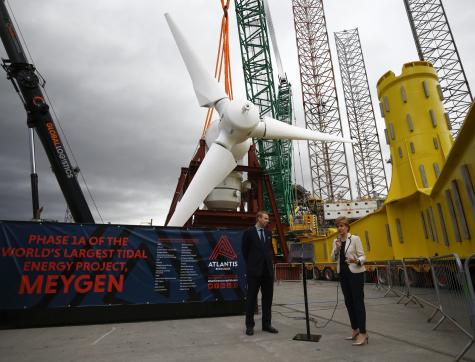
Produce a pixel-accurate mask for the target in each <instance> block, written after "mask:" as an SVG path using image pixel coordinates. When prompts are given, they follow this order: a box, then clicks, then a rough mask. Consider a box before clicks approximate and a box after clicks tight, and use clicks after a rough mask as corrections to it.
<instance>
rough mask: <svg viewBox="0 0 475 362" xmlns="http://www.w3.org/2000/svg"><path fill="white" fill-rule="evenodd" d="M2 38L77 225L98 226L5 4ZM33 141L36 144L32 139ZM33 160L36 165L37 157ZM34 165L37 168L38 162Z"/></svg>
mask: <svg viewBox="0 0 475 362" xmlns="http://www.w3.org/2000/svg"><path fill="white" fill-rule="evenodd" d="M0 38H1V39H2V42H3V45H4V46H5V50H6V52H7V55H8V59H4V60H3V68H4V69H5V71H6V72H7V78H8V79H9V80H10V81H11V82H12V84H13V87H14V88H15V91H16V92H17V93H18V95H19V96H20V99H21V101H22V103H23V105H24V107H25V110H26V113H27V125H28V127H29V128H31V129H35V130H36V133H37V135H38V137H39V139H40V141H41V143H42V144H43V148H44V150H45V152H46V155H47V157H48V160H49V162H50V164H51V168H52V170H53V172H54V174H55V176H56V180H57V181H58V184H59V187H60V188H61V191H62V192H63V195H64V198H65V200H66V203H67V205H68V208H69V210H70V211H71V214H72V216H73V218H74V221H76V222H78V223H94V218H93V216H92V214H91V211H90V209H89V206H88V204H87V202H86V199H85V197H84V194H83V192H82V190H81V187H80V186H79V183H78V180H77V178H76V173H77V172H78V169H77V168H76V167H74V166H73V165H72V164H71V161H70V160H69V157H68V154H67V152H66V149H65V147H64V145H63V142H62V141H61V138H60V136H59V133H58V130H57V128H56V125H55V124H54V122H53V118H52V116H51V113H50V111H49V105H48V104H47V103H46V101H45V98H44V95H43V92H42V91H41V87H40V80H39V77H38V75H37V74H36V69H35V66H34V65H33V64H31V63H30V62H29V61H28V58H27V56H26V54H25V51H24V50H23V47H22V45H21V43H20V40H19V39H18V36H17V32H16V30H15V27H14V25H13V22H12V20H11V18H10V15H9V13H8V11H7V8H6V6H5V2H4V0H2V1H0ZM30 140H31V141H30V142H32V136H31V135H30ZM32 159H33V161H34V157H32ZM32 164H33V165H34V162H32ZM32 168H33V170H32V189H33V217H34V218H38V217H39V208H38V207H39V205H38V194H37V177H36V176H35V175H36V172H35V171H34V169H35V168H34V167H32Z"/></svg>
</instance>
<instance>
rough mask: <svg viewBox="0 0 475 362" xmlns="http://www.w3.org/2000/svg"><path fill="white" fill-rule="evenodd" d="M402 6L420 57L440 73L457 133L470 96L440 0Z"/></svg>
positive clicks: (410, 0) (415, 1)
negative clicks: (404, 8)
mask: <svg viewBox="0 0 475 362" xmlns="http://www.w3.org/2000/svg"><path fill="white" fill-rule="evenodd" d="M404 5H405V7H406V12H407V16H408V18H409V23H410V25H411V30H412V35H413V36H414V41H415V43H416V47H417V53H418V55H419V59H420V60H425V61H427V62H430V63H432V65H433V66H434V68H435V69H436V70H437V73H438V74H439V79H440V86H441V88H442V93H443V95H444V107H445V110H446V111H447V114H448V115H449V117H450V125H451V127H452V129H451V132H452V135H453V136H457V134H458V131H459V129H460V127H461V126H462V123H463V121H464V119H465V116H466V114H467V111H468V109H469V107H470V105H471V103H472V101H473V97H472V93H471V91H470V87H469V84H468V81H467V77H466V76H465V71H464V69H463V66H462V61H461V60H460V55H459V53H458V50H457V46H456V45H455V41H454V37H453V35H452V31H451V29H450V25H449V22H448V20H447V15H446V14H445V10H444V6H443V5H442V1H441V0H404Z"/></svg>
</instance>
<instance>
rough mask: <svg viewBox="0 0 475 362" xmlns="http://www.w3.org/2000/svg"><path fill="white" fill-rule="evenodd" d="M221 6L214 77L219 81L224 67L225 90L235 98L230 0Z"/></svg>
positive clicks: (210, 110) (210, 112)
mask: <svg viewBox="0 0 475 362" xmlns="http://www.w3.org/2000/svg"><path fill="white" fill-rule="evenodd" d="M220 1H221V7H222V8H223V17H222V19H221V33H220V35H219V45H218V52H217V55H216V65H215V70H214V77H215V78H217V80H218V82H219V81H220V80H221V74H222V73H223V69H224V91H225V92H226V94H227V95H228V97H229V99H231V100H232V99H233V82H232V79H231V60H230V57H229V54H230V53H229V16H228V9H229V3H230V0H220ZM213 112H214V108H213V107H209V108H208V111H207V113H206V119H205V124H204V127H203V132H202V133H201V138H202V139H203V138H204V137H205V134H206V131H207V130H208V128H209V126H210V124H211V118H212V117H213Z"/></svg>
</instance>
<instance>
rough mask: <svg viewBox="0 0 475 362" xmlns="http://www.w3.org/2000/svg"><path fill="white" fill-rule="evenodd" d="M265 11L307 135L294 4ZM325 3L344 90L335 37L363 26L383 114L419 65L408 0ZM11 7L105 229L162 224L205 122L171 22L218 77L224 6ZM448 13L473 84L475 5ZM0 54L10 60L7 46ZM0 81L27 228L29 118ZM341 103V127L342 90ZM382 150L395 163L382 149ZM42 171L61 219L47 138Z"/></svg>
mask: <svg viewBox="0 0 475 362" xmlns="http://www.w3.org/2000/svg"><path fill="white" fill-rule="evenodd" d="M269 2H270V7H271V12H272V15H273V18H274V19H273V20H274V25H275V27H276V35H277V40H278V43H279V44H278V45H279V49H280V53H281V57H282V62H283V66H284V68H285V71H286V73H287V75H288V78H289V80H290V82H291V83H292V85H293V93H294V98H295V107H296V116H297V124H298V125H300V126H304V119H303V112H302V105H301V99H302V97H301V91H300V81H299V70H298V61H297V50H296V45H295V32H294V25H293V19H292V4H291V0H269ZM231 3H233V1H231ZM324 4H325V12H326V18H327V26H328V32H329V34H330V44H331V47H332V51H333V53H332V57H333V62H334V67H335V71H336V83H337V86H338V87H339V90H340V88H341V87H340V84H341V81H340V78H339V72H338V65H337V55H336V50H335V46H334V38H333V32H335V31H341V30H344V29H353V28H355V27H358V28H359V31H360V39H361V42H362V47H363V53H364V57H365V62H366V66H367V72H368V78H369V83H370V87H371V93H372V96H373V102H374V104H375V105H376V104H377V103H376V82H377V80H378V79H379V77H380V76H381V75H382V74H384V73H385V72H386V71H387V70H393V71H395V73H396V74H399V73H400V70H401V66H402V64H403V63H405V62H408V61H412V60H416V59H417V53H416V49H415V46H414V41H413V38H412V34H411V32H410V28H409V24H408V20H407V16H406V13H405V10H404V5H403V1H402V0H358V1H355V0H338V1H329V0H327V1H325V2H324ZM10 5H11V6H12V8H13V12H14V14H15V16H16V19H17V21H18V23H19V25H20V29H21V31H22V33H23V36H24V38H25V40H26V43H27V45H28V48H29V50H30V52H31V54H32V56H33V60H34V62H35V65H36V67H37V68H38V69H39V71H40V72H41V74H42V75H43V76H44V78H45V79H46V80H47V87H46V89H47V92H48V94H49V96H50V97H51V98H52V101H53V102H52V103H53V105H54V107H55V109H56V112H57V114H58V116H59V119H60V121H61V125H62V127H63V129H64V131H65V133H66V135H67V137H68V140H69V143H70V144H71V147H72V150H73V152H74V155H75V157H76V159H77V161H78V163H79V167H80V168H81V171H82V173H83V175H84V177H85V178H86V181H87V184H88V186H89V189H90V191H91V193H92V195H93V197H94V200H95V202H96V204H97V206H98V208H99V210H100V213H101V215H102V217H103V220H104V222H112V223H127V224H141V223H144V222H147V221H148V222H150V219H153V224H154V225H161V224H163V222H164V220H165V217H166V214H167V212H168V208H169V206H170V202H171V198H172V195H173V193H174V190H175V187H176V182H177V179H178V176H179V174H180V168H181V167H186V166H188V164H189V161H190V160H191V158H192V156H193V154H194V151H195V150H196V147H197V144H198V140H199V137H200V135H201V129H202V126H203V123H204V117H205V113H206V110H205V109H202V108H199V106H198V104H197V101H196V99H195V97H194V93H193V90H192V87H191V82H190V79H189V77H188V74H187V73H186V69H185V66H184V64H183V62H182V60H181V58H180V56H179V53H178V50H177V48H176V46H175V44H174V42H173V39H172V36H171V34H170V32H169V30H168V28H167V26H166V22H165V19H164V17H163V13H165V12H170V13H171V14H172V15H173V16H174V18H175V21H176V22H177V23H178V25H179V26H180V27H181V28H182V30H183V32H184V33H185V34H186V36H188V39H189V40H190V42H191V43H192V44H193V46H194V48H195V49H196V50H197V52H198V53H199V56H200V57H201V58H202V59H203V62H204V63H205V64H206V65H208V66H209V69H210V72H212V70H213V67H214V59H215V53H216V48H217V42H218V36H219V29H220V22H221V15H222V10H221V5H220V1H219V0H193V1H190V0H173V1H172V0H167V1H165V0H161V1H149V0H136V1H133V2H131V1H123V0H100V1H92V0H83V1H72V0H45V1H42V2H41V4H40V3H39V2H38V1H33V0H15V1H12V0H10ZM444 5H445V8H446V12H447V16H448V18H449V21H450V25H451V28H452V31H453V33H454V37H455V40H456V43H457V46H458V49H459V52H460V55H461V58H462V62H463V65H464V68H465V71H466V74H467V77H468V80H469V83H470V84H471V85H472V87H473V84H475V42H473V34H471V33H472V27H473V26H472V22H473V19H474V18H475V4H474V3H473V0H456V1H455V0H450V1H449V0H445V2H444ZM230 14H231V28H230V39H231V55H232V71H233V84H234V95H235V97H245V91H244V82H243V75H242V70H241V57H240V50H239V43H238V39H237V27H236V20H235V12H234V6H232V8H231V11H230ZM0 56H1V57H3V58H5V56H6V55H5V50H4V48H3V46H0ZM0 75H1V77H0V127H1V128H0V219H8V220H29V219H30V218H31V196H30V195H31V193H30V178H29V173H30V165H29V150H28V129H27V126H26V114H25V111H24V109H23V107H22V105H21V103H20V100H19V98H18V96H17V95H16V94H15V92H14V90H13V88H12V86H11V84H10V83H9V81H7V79H6V76H5V74H4V73H3V72H0ZM339 99H340V112H341V114H342V118H343V119H344V120H345V119H346V116H345V109H344V104H343V94H342V93H341V91H340V93H339ZM376 118H377V122H378V127H379V129H380V132H381V131H382V129H383V128H384V122H383V121H382V119H381V118H380V116H379V115H378V112H377V113H376ZM382 139H383V140H384V137H382ZM64 141H65V140H64V136H63V142H64ZM295 145H296V144H295ZM383 149H384V154H385V156H384V157H385V158H387V157H388V156H389V151H388V148H387V147H386V145H383ZM300 152H301V154H302V157H303V164H302V166H303V177H302V174H301V173H300V170H299V167H297V170H298V172H297V174H296V175H295V178H296V180H297V182H298V183H300V184H301V183H302V182H303V183H304V184H305V187H306V188H307V189H309V188H310V181H309V165H308V160H307V159H306V158H305V155H306V154H307V150H306V143H305V142H301V143H300ZM296 153H297V149H296ZM70 158H72V156H71V155H70ZM37 163H38V165H37V167H38V175H39V194H40V204H41V205H42V206H44V212H43V214H42V216H43V218H47V219H55V220H59V221H63V220H64V214H65V210H66V204H65V202H64V199H63V196H62V194H61V191H60V189H59V186H58V184H57V182H56V179H55V178H54V176H53V174H52V172H51V170H50V166H49V163H48V161H47V159H46V156H45V154H44V151H43V149H42V147H41V145H40V143H39V141H38V142H37ZM388 178H390V170H389V169H388ZM81 185H82V186H83V190H84V192H85V194H86V197H87V198H88V200H89V202H90V205H91V209H92V212H93V214H94V217H95V219H96V221H97V222H100V218H99V216H98V214H97V212H96V210H95V209H94V207H93V205H92V202H91V200H90V198H89V195H87V192H86V190H85V188H84V184H83V183H82V181H81Z"/></svg>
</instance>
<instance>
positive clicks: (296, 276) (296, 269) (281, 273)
mask: <svg viewBox="0 0 475 362" xmlns="http://www.w3.org/2000/svg"><path fill="white" fill-rule="evenodd" d="M299 280H302V264H300V263H276V264H274V281H276V282H277V283H280V282H288V281H299Z"/></svg>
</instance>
